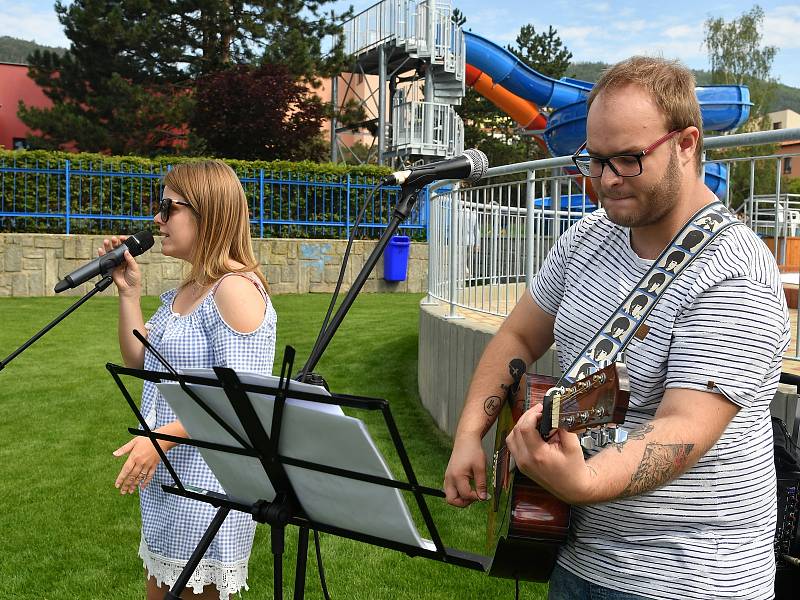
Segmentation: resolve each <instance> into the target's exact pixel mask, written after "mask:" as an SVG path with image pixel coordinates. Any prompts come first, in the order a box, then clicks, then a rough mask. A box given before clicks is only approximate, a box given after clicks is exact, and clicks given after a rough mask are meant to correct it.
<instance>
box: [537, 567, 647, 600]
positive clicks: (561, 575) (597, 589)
mask: <svg viewBox="0 0 800 600" xmlns="http://www.w3.org/2000/svg"><path fill="white" fill-rule="evenodd" d="M547 600H646V599H645V597H644V596H637V595H636V594H629V593H627V592H618V591H616V590H612V589H609V588H607V587H603V586H601V585H597V584H596V583H592V582H590V581H586V580H585V579H581V578H580V577H578V576H577V575H573V574H572V573H570V572H569V571H567V570H566V569H564V568H562V567H561V566H559V565H556V568H555V569H554V570H553V574H552V575H551V576H550V591H549V593H548V595H547Z"/></svg>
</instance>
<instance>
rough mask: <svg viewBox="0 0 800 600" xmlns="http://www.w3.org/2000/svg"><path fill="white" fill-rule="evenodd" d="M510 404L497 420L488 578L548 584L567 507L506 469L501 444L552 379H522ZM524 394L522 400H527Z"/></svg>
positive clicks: (539, 399) (562, 537)
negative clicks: (545, 582) (522, 381)
mask: <svg viewBox="0 0 800 600" xmlns="http://www.w3.org/2000/svg"><path fill="white" fill-rule="evenodd" d="M525 379H526V381H525V385H523V386H520V389H519V392H518V393H517V395H516V396H515V397H514V402H513V403H512V404H510V403H509V402H506V403H505V404H504V405H503V408H502V410H501V412H500V415H499V416H498V421H497V436H496V438H495V468H494V476H495V480H494V481H493V488H494V490H493V492H492V494H493V495H492V499H491V500H490V502H491V503H492V504H491V508H490V510H489V531H488V540H489V544H491V545H493V546H494V547H493V548H489V551H490V553H492V554H493V555H494V560H493V561H492V564H491V566H490V567H489V575H491V576H493V577H504V578H510V579H517V578H519V579H523V580H529V581H547V580H548V579H549V578H550V573H551V572H552V571H553V567H554V566H555V564H556V557H557V556H558V548H559V546H560V545H561V544H562V543H563V542H564V540H566V537H567V532H568V531H569V513H570V508H569V505H568V504H566V503H565V502H562V501H561V500H559V499H558V498H556V497H555V496H553V495H552V494H551V493H549V492H548V491H546V490H545V489H544V488H542V487H541V486H540V485H539V484H537V483H536V482H535V481H533V480H531V479H529V478H527V477H526V476H525V475H523V474H522V473H520V472H519V471H517V470H514V471H511V470H510V469H509V459H510V454H509V452H508V449H507V448H506V447H505V439H506V436H508V434H509V433H511V430H512V429H513V428H514V424H515V423H516V422H517V420H518V419H519V418H520V416H522V413H523V412H524V411H525V406H526V404H527V405H528V406H534V405H535V404H540V403H541V402H542V400H543V398H544V395H545V393H546V392H547V390H549V389H550V388H552V387H553V386H554V385H555V384H556V383H557V381H556V379H554V378H553V377H547V376H544V375H532V374H528V375H526V378H525ZM526 395H527V397H526Z"/></svg>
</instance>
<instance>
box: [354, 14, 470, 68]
mask: <svg viewBox="0 0 800 600" xmlns="http://www.w3.org/2000/svg"><path fill="white" fill-rule="evenodd" d="M452 14H453V9H452V6H451V4H450V2H449V1H447V0H444V1H442V0H439V1H437V0H383V1H382V2H378V3H377V4H374V5H372V6H370V7H369V8H367V9H365V10H363V11H362V12H360V13H358V14H357V15H355V16H354V17H353V18H352V19H350V20H349V21H347V22H345V23H344V24H343V29H344V31H343V33H342V35H343V36H344V50H345V53H346V54H350V55H354V56H359V55H362V54H366V53H368V52H371V51H372V50H374V49H375V48H377V47H378V46H379V45H380V44H387V43H389V42H392V41H394V43H395V44H396V45H398V46H403V47H404V48H405V50H406V51H407V52H408V53H409V54H411V55H413V56H415V57H417V58H426V59H429V60H430V62H431V63H432V64H441V65H444V66H445V69H446V70H448V71H450V72H453V73H459V74H460V76H461V78H463V69H464V60H463V58H462V57H463V52H464V50H463V48H464V40H463V34H462V32H461V28H460V27H457V26H456V25H455V24H454V23H453V21H452V18H451V17H452Z"/></svg>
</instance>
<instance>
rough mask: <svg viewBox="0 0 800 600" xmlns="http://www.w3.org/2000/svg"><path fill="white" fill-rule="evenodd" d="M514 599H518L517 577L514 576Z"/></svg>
mask: <svg viewBox="0 0 800 600" xmlns="http://www.w3.org/2000/svg"><path fill="white" fill-rule="evenodd" d="M514 600H519V577H515V578H514Z"/></svg>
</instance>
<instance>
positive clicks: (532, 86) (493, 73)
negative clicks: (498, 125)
mask: <svg viewBox="0 0 800 600" xmlns="http://www.w3.org/2000/svg"><path fill="white" fill-rule="evenodd" d="M464 41H465V43H466V47H467V63H468V64H470V65H472V66H473V67H475V68H476V69H479V70H481V71H483V72H484V73H486V74H487V75H489V76H490V77H491V78H492V81H494V83H495V84H496V85H502V86H503V87H504V88H506V89H507V90H508V91H509V92H512V93H514V94H516V95H517V96H519V97H520V98H524V99H525V100H530V101H531V102H534V103H535V104H537V105H538V106H540V107H546V106H547V107H551V108H559V107H561V106H564V105H566V104H572V103H573V102H577V101H579V100H581V99H584V98H586V96H588V95H589V90H591V87H592V84H591V83H586V82H583V81H582V82H577V81H576V80H564V81H559V80H557V79H551V78H550V77H546V76H544V75H542V74H541V73H539V72H537V71H534V70H533V69H531V68H530V67H529V66H528V65H526V64H525V63H524V62H522V61H521V60H520V59H519V58H517V57H516V56H514V55H513V54H512V53H511V52H509V51H508V50H506V49H504V48H501V47H500V46H498V45H497V44H495V43H494V42H490V41H489V40H487V39H486V38H484V37H481V36H479V35H476V34H474V33H471V32H469V31H465V32H464Z"/></svg>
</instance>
